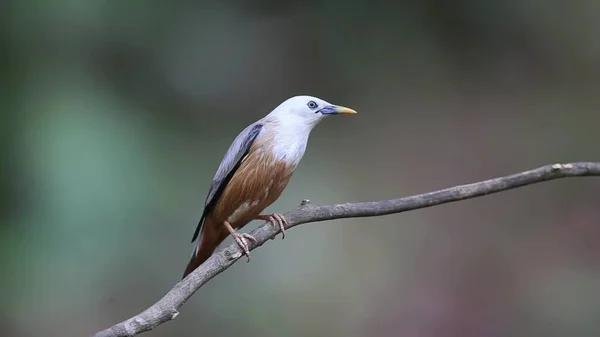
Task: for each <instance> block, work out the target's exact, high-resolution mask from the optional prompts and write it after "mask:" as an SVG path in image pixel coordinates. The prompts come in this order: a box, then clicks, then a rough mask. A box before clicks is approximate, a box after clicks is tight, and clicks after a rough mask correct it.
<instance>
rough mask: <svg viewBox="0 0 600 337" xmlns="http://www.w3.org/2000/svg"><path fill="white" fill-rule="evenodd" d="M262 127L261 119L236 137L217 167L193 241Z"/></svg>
mask: <svg viewBox="0 0 600 337" xmlns="http://www.w3.org/2000/svg"><path fill="white" fill-rule="evenodd" d="M262 128H263V124H262V123H261V122H260V121H258V122H255V123H253V124H250V125H249V126H247V127H246V128H245V129H244V130H242V132H240V134H239V135H238V136H237V137H235V139H234V140H233V143H232V144H231V146H229V149H228V150H227V152H226V153H225V156H224V157H223V160H222V161H221V164H220V165H219V168H218V169H217V173H215V176H214V177H213V181H212V183H211V185H210V189H209V190H208V196H207V197H206V201H205V202H204V211H203V212H202V217H201V218H200V221H199V222H198V226H197V227H196V231H195V232H194V236H193V237H192V242H194V241H195V240H196V239H197V238H198V235H199V234H200V231H201V230H202V225H203V224H204V220H205V219H206V216H207V215H208V214H209V213H210V212H211V211H212V210H213V208H214V206H215V203H216V202H217V200H218V199H219V197H220V196H221V193H223V190H224V189H225V187H226V186H227V183H229V181H230V180H231V177H233V174H234V173H235V172H236V171H237V169H238V167H239V166H240V163H241V162H242V160H243V159H244V157H246V155H247V154H248V151H250V146H252V144H253V143H254V140H255V139H256V137H258V134H259V133H260V131H261V130H262Z"/></svg>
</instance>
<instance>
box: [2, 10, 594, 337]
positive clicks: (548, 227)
mask: <svg viewBox="0 0 600 337" xmlns="http://www.w3.org/2000/svg"><path fill="white" fill-rule="evenodd" d="M1 7H2V9H1V10H0V16H1V20H0V22H1V25H0V27H1V30H0V48H1V54H0V55H2V57H1V58H0V62H1V65H0V74H1V76H0V83H1V87H0V89H1V90H0V100H1V102H0V103H1V104H0V106H1V109H2V115H1V116H2V117H1V120H0V146H1V148H2V150H3V157H2V160H0V185H1V186H2V187H1V190H0V192H1V195H0V199H1V202H0V225H1V226H0V252H1V254H0V261H1V263H2V265H1V271H0V275H1V277H0V292H1V293H0V298H1V303H2V305H1V306H0V308H1V309H0V335H2V336H11V337H12V336H14V337H19V336H63V337H69V336H86V335H90V334H91V333H93V332H95V331H97V330H100V329H103V328H106V327H108V326H109V325H112V324H113V323H116V322H118V321H121V320H122V319H125V318H127V317H129V316H131V315H133V314H136V313H138V312H139V311H141V310H143V309H145V308H146V307H147V306H149V305H151V304H152V303H154V302H155V301H156V300H158V299H159V298H160V297H162V296H163V295H164V293H165V292H166V291H168V290H169V289H170V288H171V286H172V285H173V284H174V283H176V282H177V281H178V280H179V278H180V276H181V273H182V271H183V268H184V267H185V264H186V263H187V259H188V257H189V254H190V252H191V249H192V245H191V244H190V239H191V235H192V233H193V231H194V227H195V225H196V223H197V220H198V218H199V216H200V214H201V212H202V204H203V202H204V198H205V196H206V192H207V189H208V186H209V184H210V180H211V178H212V175H213V174H214V171H215V170H216V167H217V165H218V164H219V162H220V160H221V158H222V155H223V154H224V152H225V150H226V149H227V147H228V146H229V144H230V142H231V140H232V139H233V138H234V137H235V136H236V135H237V133H238V132H239V131H240V130H241V129H242V128H244V127H245V126H246V125H247V124H249V123H251V122H253V121H254V120H256V119H258V118H260V117H262V116H263V115H265V114H266V113H267V112H269V111H270V110H271V109H272V108H274V107H275V106H276V105H278V104H279V103H280V102H281V101H283V100H284V99H286V98H287V97H289V96H293V95H296V94H311V95H316V96H319V97H322V98H324V99H326V100H329V101H331V102H333V103H337V104H341V105H346V106H350V107H352V108H355V109H356V110H358V111H359V115H357V116H352V117H348V118H343V117H336V118H333V117H332V118H330V119H327V120H326V121H325V122H323V123H321V124H320V125H319V126H318V127H317V128H316V129H315V130H314V132H313V134H312V138H311V140H310V142H309V145H308V150H307V153H306V155H305V157H304V160H303V162H302V163H301V165H300V167H299V169H298V170H297V171H296V174H295V176H294V178H293V180H292V182H291V184H290V185H289V186H288V188H287V190H286V192H285V193H284V195H283V196H282V198H281V199H280V200H278V201H277V202H276V203H275V204H274V205H273V206H272V207H270V208H269V210H273V211H275V210H277V211H279V212H284V211H287V210H290V209H293V208H294V207H296V206H297V205H298V204H299V203H300V201H301V200H302V199H305V198H308V199H310V200H311V201H312V202H313V203H316V204H330V203H339V202H346V201H367V200H378V199H386V198H394V197H401V196H407V195H410V194H416V193H421V192H427V191H429V190H434V189H439V188H444V187H449V186H453V185H457V184H462V183H468V182H473V181H478V180H483V179H487V178H491V177H496V176H500V175H506V174H511V173H514V172H518V171H522V170H526V169H530V168H534V167H537V166H541V165H544V164H550V163H555V162H567V161H591V160H598V159H599V158H600V149H599V147H598V144H599V143H598V141H599V139H600V138H599V137H600V134H599V131H598V129H599V126H600V124H599V123H600V111H599V108H600V95H598V90H599V89H600V39H599V38H598V36H599V34H600V20H599V19H598V17H599V14H600V2H598V1H595V0H573V1H557V0H547V1H533V0H504V1H499V0H497V1H466V0H461V1H442V0H424V1H423V0H421V1H403V2H398V3H393V2H388V3H383V2H372V1H366V0H354V1H340V0H325V1H267V0H263V1H168V2H167V1H156V0H146V1H99V0H88V1H61V0H56V1H48V2H42V1H31V0H22V1H20V0H9V1H5V2H3V4H2V5H1ZM599 205H600V179H598V178H577V179H566V180H561V181H553V182H549V183H544V184H537V185H533V186H529V187H525V188H520V189H517V190H512V191H508V192H504V193H500V194H496V195H491V196H486V197H482V198H478V199H475V200H468V201H463V202H460V203H453V204H448V205H443V206H439V207H435V208H430V209H424V210H419V211H414V212H409V213H405V214H399V215H393V216H386V217H379V218H366V219H347V220H337V221H331V222H325V223H315V224H309V225H304V226H300V227H297V228H295V229H293V230H291V231H290V232H289V233H288V235H287V237H286V239H285V240H283V241H281V240H279V239H278V240H275V241H270V242H269V243H268V244H267V245H265V246H263V247H262V248H261V249H258V250H256V251H254V252H253V259H252V261H251V263H248V264H247V263H237V264H235V265H234V266H233V267H232V268H231V269H229V270H228V271H227V272H225V273H223V274H221V275H219V276H218V277H216V278H215V279H213V280H212V281H211V282H209V283H208V284H207V285H206V286H205V287H203V288H202V289H201V290H200V291H198V292H197V293H196V294H195V296H194V297H193V298H192V299H191V300H190V301H189V302H188V303H187V304H186V305H185V306H184V307H183V308H182V310H181V315H180V316H179V317H178V318H177V319H176V320H175V321H173V322H169V323H167V324H164V325H162V326H160V327H159V328H157V329H156V330H154V331H152V332H150V333H147V335H148V336H155V337H160V336H240V335H243V336H248V337H250V336H351V337H352V336H381V337H387V336H421V337H428V336H432V337H433V336H435V337H445V336H461V337H469V336H548V337H551V336H578V337H584V336H599V335H600V243H599V240H600V207H599ZM256 225H258V223H253V224H251V225H249V226H248V227H247V228H246V229H247V230H250V229H252V228H253V227H254V226H256ZM230 242H231V241H230V239H228V240H227V241H226V243H230Z"/></svg>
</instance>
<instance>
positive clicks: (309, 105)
mask: <svg viewBox="0 0 600 337" xmlns="http://www.w3.org/2000/svg"><path fill="white" fill-rule="evenodd" d="M307 105H308V107H309V108H310V109H311V110H314V109H316V108H317V107H318V106H319V105H318V104H317V103H316V102H315V101H310V102H308V104H307Z"/></svg>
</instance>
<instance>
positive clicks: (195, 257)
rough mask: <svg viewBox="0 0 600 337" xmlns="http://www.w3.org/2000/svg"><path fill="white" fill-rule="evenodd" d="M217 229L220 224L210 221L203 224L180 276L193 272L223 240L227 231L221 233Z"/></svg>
mask: <svg viewBox="0 0 600 337" xmlns="http://www.w3.org/2000/svg"><path fill="white" fill-rule="evenodd" d="M219 229H221V228H220V226H214V225H213V224H210V223H205V224H204V231H203V233H202V235H201V237H200V239H199V240H198V243H197V244H196V247H195V248H194V251H193V252H192V256H191V257H190V262H188V264H187V267H186V268H185V271H184V272H183V277H182V278H185V277H186V276H188V274H189V273H191V272H193V271H194V270H195V269H196V268H198V267H199V266H200V265H201V264H202V263H204V261H206V260H208V258H209V257H210V256H211V255H212V254H213V252H214V251H215V249H217V247H218V246H219V244H220V243H221V242H222V241H223V240H225V238H226V237H227V233H221V231H219ZM222 234H225V235H222Z"/></svg>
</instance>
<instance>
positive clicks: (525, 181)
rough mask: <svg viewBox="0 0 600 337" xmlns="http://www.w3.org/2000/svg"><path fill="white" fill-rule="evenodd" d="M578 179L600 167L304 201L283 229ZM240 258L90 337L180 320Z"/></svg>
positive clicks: (219, 256) (228, 255) (230, 252)
mask: <svg viewBox="0 0 600 337" xmlns="http://www.w3.org/2000/svg"><path fill="white" fill-rule="evenodd" d="M582 176H600V163H595V162H587V163H586V162H581V163H570V164H554V165H547V166H542V167H540V168H537V169H534V170H530V171H525V172H521V173H517V174H513V175H510V176H505V177H501V178H496V179H490V180H486V181H482V182H477V183H473V184H468V185H460V186H456V187H451V188H446V189H443V190H439V191H435V192H429V193H425V194H419V195H415V196H410V197H405V198H399V199H392V200H383V201H371V202H359V203H345V204H339V205H329V206H313V205H311V204H310V201H308V200H304V201H303V202H302V204H301V205H300V207H299V208H298V209H296V210H294V211H291V212H288V213H287V214H285V215H284V216H285V218H286V219H287V220H288V225H286V229H289V228H292V227H295V226H298V225H300V224H304V223H309V222H318V221H325V220H332V219H343V218H353V217H371V216H381V215H386V214H393V213H400V212H406V211H410V210H415V209H420V208H425V207H431V206H435V205H439V204H444V203H449V202H454V201H459V200H464V199H470V198H476V197H479V196H484V195H487V194H492V193H496V192H500V191H505V190H509V189H513V188H517V187H521V186H525V185H530V184H535V183H540V182H544V181H548V180H553V179H559V178H566V177H582ZM278 231H279V229H278V228H277V227H276V226H272V225H271V224H270V223H265V224H263V225H261V226H259V227H258V228H256V229H255V230H253V231H252V232H251V233H250V234H251V235H252V236H254V237H255V238H256V240H257V243H256V244H252V243H251V242H250V250H254V249H256V248H257V247H260V246H262V245H263V244H264V243H265V242H267V240H269V239H270V238H272V237H273V236H275V235H276V234H277V233H278ZM240 257H242V251H241V250H240V248H239V247H238V245H237V244H236V243H235V242H234V243H232V244H230V245H229V246H227V247H225V248H224V249H222V250H221V251H219V252H217V253H215V254H213V255H212V256H211V257H210V258H209V259H208V260H207V261H206V262H204V263H203V264H202V265H200V267H198V268H197V269H196V270H195V271H194V272H192V273H191V274H190V275H188V276H187V277H186V278H185V279H183V280H181V281H180V282H178V283H177V284H176V285H175V286H174V287H173V289H171V290H170V291H169V292H168V293H167V294H166V295H165V296H164V297H163V298H162V299H160V300H159V301H158V302H156V303H155V304H154V305H152V306H151V307H149V308H148V309H146V310H144V311H143V312H141V313H140V314H138V315H136V316H134V317H132V318H129V319H127V320H125V321H123V322H121V323H118V324H116V325H114V326H112V327H110V328H108V329H106V330H103V331H100V332H98V333H96V334H95V335H94V337H116V336H134V335H137V334H139V333H142V332H145V331H149V330H152V329H153V328H155V327H157V326H159V325H160V324H162V323H165V322H167V321H169V320H172V319H174V318H175V317H177V315H178V314H179V311H178V309H179V308H180V307H181V306H182V305H183V304H184V303H185V302H186V301H187V300H188V299H189V298H190V297H191V296H192V295H193V294H194V293H195V292H196V291H197V290H198V289H200V287H202V286H203V285H204V284H205V283H206V282H208V281H209V280H210V279H212V278H213V277H215V276H217V275H218V274H220V273H222V272H223V271H225V270H226V269H227V268H229V267H230V266H231V265H233V264H234V263H235V262H236V261H237V260H238V259H239V258H240Z"/></svg>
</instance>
